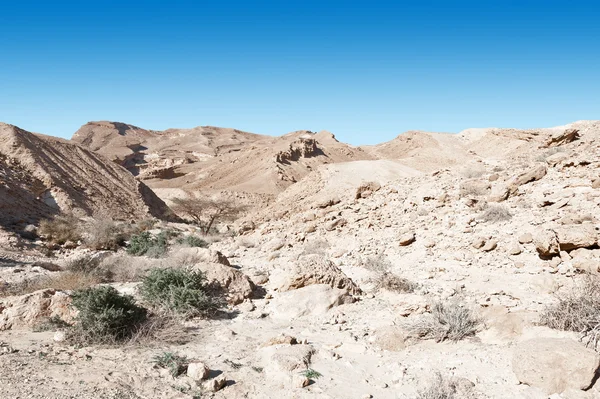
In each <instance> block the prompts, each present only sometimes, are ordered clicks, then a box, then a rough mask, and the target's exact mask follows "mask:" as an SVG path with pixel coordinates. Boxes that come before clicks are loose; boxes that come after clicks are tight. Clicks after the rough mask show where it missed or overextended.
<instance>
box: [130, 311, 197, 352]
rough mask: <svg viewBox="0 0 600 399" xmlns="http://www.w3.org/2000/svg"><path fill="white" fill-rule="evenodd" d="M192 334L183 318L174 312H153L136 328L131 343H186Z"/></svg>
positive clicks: (146, 344) (144, 344)
mask: <svg viewBox="0 0 600 399" xmlns="http://www.w3.org/2000/svg"><path fill="white" fill-rule="evenodd" d="M189 339H190V335H189V333H188V331H187V329H186V328H185V326H184V325H183V324H182V321H181V318H180V317H178V316H176V315H172V314H167V313H165V314H153V315H151V316H150V317H149V318H148V319H147V320H146V321H145V322H143V323H141V324H140V325H138V326H137V328H136V329H135V330H134V332H133V334H132V335H131V338H130V339H129V341H128V343H129V344H130V345H142V346H152V345H155V344H158V345H164V344H178V345H181V344H185V343H186V342H188V341H189Z"/></svg>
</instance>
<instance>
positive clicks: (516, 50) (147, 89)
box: [0, 0, 600, 144]
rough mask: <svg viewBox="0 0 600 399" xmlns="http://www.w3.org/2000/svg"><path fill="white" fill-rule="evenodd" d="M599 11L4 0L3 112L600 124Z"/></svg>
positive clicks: (42, 126)
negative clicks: (593, 121) (585, 121)
mask: <svg viewBox="0 0 600 399" xmlns="http://www.w3.org/2000/svg"><path fill="white" fill-rule="evenodd" d="M599 21H600V5H598V4H597V2H586V1H561V2H558V1H552V0H544V1H531V0H529V1H528V0H520V1H514V0H501V1H496V0H478V1H428V0H414V1H390V2H387V1H376V0H371V1H349V0H346V1H326V0H319V1H313V0H303V1H293V0H288V1H285V0H282V1H251V0H246V1H210V2H207V1H199V0H197V1H178V0H170V1H161V2H154V1H151V0H145V1H126V0H121V1H101V0H100V1H91V0H90V1H59V0H56V1H48V0H44V1H27V0H19V1H4V2H2V7H1V10H0V121H3V122H7V123H11V124H15V125H17V126H20V127H22V128H24V129H27V130H30V131H35V132H40V133H46V134H51V135H55V136H62V137H67V138H70V137H71V135H72V134H73V133H74V132H75V131H76V130H77V129H78V128H79V126H81V125H82V124H84V123H86V122H88V121H90V120H112V121H120V122H126V123H131V124H134V125H137V126H141V127H144V128H148V129H165V128H169V127H193V126H198V125H214V126H223V127H234V128H238V129H241V130H246V131H251V132H256V133H263V134H272V135H279V134H284V133H287V132H290V131H293V130H299V129H307V130H313V131H318V130H322V129H326V130H329V131H331V132H333V133H335V134H336V136H337V137H338V139H340V140H342V141H346V142H350V143H352V144H370V143H376V142H381V141H387V140H390V139H392V138H393V137H395V136H396V135H398V134H399V133H401V132H403V131H406V130H411V129H419V130H428V131H445V132H458V131H460V130H462V129H465V128H468V127H492V126H493V127H521V128H531V127H548V126H554V125H562V124H565V123H568V122H572V121H575V120H579V119H600V22H599Z"/></svg>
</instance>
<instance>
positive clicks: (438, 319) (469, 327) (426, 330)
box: [408, 301, 481, 342]
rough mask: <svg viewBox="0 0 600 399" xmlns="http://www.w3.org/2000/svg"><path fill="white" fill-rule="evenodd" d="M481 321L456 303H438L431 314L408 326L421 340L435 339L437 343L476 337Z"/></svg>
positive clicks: (470, 311)
mask: <svg viewBox="0 0 600 399" xmlns="http://www.w3.org/2000/svg"><path fill="white" fill-rule="evenodd" d="M480 324H481V320H480V319H479V318H477V317H476V316H475V315H474V313H473V311H472V310H471V309H469V308H468V307H466V306H463V305H461V304H459V303H458V302H456V301H453V302H450V303H446V304H445V303H442V302H437V303H435V304H434V305H433V307H432V309H431V314H429V315H424V316H423V317H421V319H420V320H418V321H417V322H415V323H413V324H411V325H409V326H408V330H409V331H410V332H411V333H412V334H414V335H417V336H418V337H420V338H433V339H435V340H436V341H437V342H442V341H445V340H450V341H460V340H461V339H463V338H466V337H468V336H471V335H474V334H475V333H476V332H477V328H478V327H479V325H480Z"/></svg>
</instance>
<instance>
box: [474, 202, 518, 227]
mask: <svg viewBox="0 0 600 399" xmlns="http://www.w3.org/2000/svg"><path fill="white" fill-rule="evenodd" d="M481 218H482V219H483V220H484V221H486V222H492V223H496V222H502V221H505V220H509V219H510V218H512V214H511V213H510V211H509V210H508V208H506V207H505V206H502V205H491V206H489V207H488V208H486V210H485V211H483V214H482V215H481Z"/></svg>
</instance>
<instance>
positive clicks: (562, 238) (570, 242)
mask: <svg viewBox="0 0 600 399" xmlns="http://www.w3.org/2000/svg"><path fill="white" fill-rule="evenodd" d="M556 237H557V239H558V245H559V247H560V249H561V250H562V251H570V250H573V249H577V248H589V247H593V246H594V245H596V243H597V242H598V232H597V231H596V228H595V227H594V225H592V224H591V223H584V224H580V225H570V226H560V227H558V228H556Z"/></svg>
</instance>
